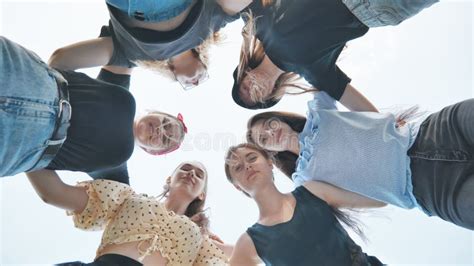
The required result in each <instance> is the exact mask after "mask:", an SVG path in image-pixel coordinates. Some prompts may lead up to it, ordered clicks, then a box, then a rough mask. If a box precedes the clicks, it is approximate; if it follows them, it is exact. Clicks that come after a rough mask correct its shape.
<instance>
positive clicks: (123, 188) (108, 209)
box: [68, 180, 134, 231]
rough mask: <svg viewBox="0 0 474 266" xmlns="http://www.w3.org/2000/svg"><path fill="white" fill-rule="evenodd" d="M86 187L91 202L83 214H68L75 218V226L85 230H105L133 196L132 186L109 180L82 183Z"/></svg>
mask: <svg viewBox="0 0 474 266" xmlns="http://www.w3.org/2000/svg"><path fill="white" fill-rule="evenodd" d="M77 186H80V187H85V188H86V189H87V195H88V196H89V200H88V201H87V205H86V207H85V208H84V210H83V211H82V212H81V213H74V212H68V215H72V216H73V221H74V225H75V226H76V227H77V228H80V229H83V230H89V231H94V230H103V229H104V227H105V226H106V225H107V222H108V221H109V220H110V219H112V218H113V217H114V216H115V214H116V213H117V211H118V210H119V208H120V207H121V205H122V204H123V203H124V202H125V201H126V200H127V199H129V198H130V197H131V196H132V195H133V194H134V192H133V190H132V189H131V188H130V186H128V185H125V184H122V183H119V182H115V181H109V180H94V181H87V182H80V183H79V184H78V185H77Z"/></svg>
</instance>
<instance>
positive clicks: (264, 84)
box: [232, 0, 438, 111]
mask: <svg viewBox="0 0 474 266" xmlns="http://www.w3.org/2000/svg"><path fill="white" fill-rule="evenodd" d="M437 1H438V0H396V1H394V0H281V1H275V0H255V1H250V0H247V1H239V3H241V5H240V6H238V7H236V8H235V9H234V10H235V12H240V13H242V14H244V19H245V20H246V22H247V25H246V26H245V27H244V29H243V30H242V35H243V37H244V41H243V43H242V49H241V53H240V62H239V65H238V67H237V68H236V70H235V71H234V74H233V76H234V85H233V88H232V97H233V99H234V101H235V102H236V103H237V104H239V105H240V106H242V107H244V108H249V109H261V108H269V107H271V106H273V105H275V104H276V103H277V102H278V101H279V100H280V99H281V98H282V97H283V96H284V95H285V94H286V93H288V94H302V93H306V92H314V91H315V89H313V88H309V87H306V86H302V85H301V83H299V80H298V79H299V77H300V76H301V77H303V78H305V79H306V81H308V82H309V83H310V84H311V85H312V87H314V88H316V90H320V91H326V92H327V93H328V94H329V95H331V96H332V97H333V98H335V99H336V100H339V101H340V102H341V103H342V104H343V105H344V106H346V107H347V108H348V109H349V110H352V111H377V109H376V108H375V107H374V106H373V105H372V104H371V103H370V102H369V100H368V99H366V98H365V97H364V96H363V95H362V94H361V93H359V92H358V90H356V89H355V88H354V87H353V86H352V85H351V83H350V82H351V79H350V78H349V77H348V76H347V75H346V74H345V73H344V72H343V71H342V70H341V69H339V67H338V66H337V64H336V62H337V59H338V57H339V54H340V53H341V51H342V50H343V49H344V47H345V46H346V43H347V42H348V41H351V40H353V39H356V38H359V37H361V36H363V35H364V34H365V33H367V31H368V30H369V28H372V27H380V26H387V25H397V24H399V23H401V22H402V21H404V20H406V19H408V18H410V17H411V16H413V15H415V14H417V13H418V12H420V11H421V10H423V9H424V8H427V7H429V6H431V5H432V4H433V3H435V2H437Z"/></svg>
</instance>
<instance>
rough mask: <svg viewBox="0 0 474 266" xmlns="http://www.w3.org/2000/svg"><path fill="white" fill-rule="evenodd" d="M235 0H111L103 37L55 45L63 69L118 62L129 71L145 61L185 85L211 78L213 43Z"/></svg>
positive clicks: (56, 62)
mask: <svg viewBox="0 0 474 266" xmlns="http://www.w3.org/2000/svg"><path fill="white" fill-rule="evenodd" d="M231 2H232V1H231V0H219V1H215V0H160V1H153V0H143V1H128V0H107V1H106V3H107V8H108V10H109V13H110V21H109V26H104V27H103V28H102V31H101V34H100V36H99V38H95V39H92V40H87V41H83V42H79V43H76V44H72V45H69V46H66V47H63V48H60V49H58V50H56V51H55V52H54V53H53V56H52V57H51V59H50V62H49V63H50V65H51V66H53V67H56V68H60V69H71V70H75V69H79V68H84V67H94V66H103V65H108V66H114V67H117V68H121V71H122V72H126V73H131V70H132V68H134V67H136V66H142V67H145V68H149V69H152V70H155V71H156V72H159V73H161V74H163V75H165V76H166V77H169V78H171V79H173V80H176V81H178V82H179V83H180V84H181V85H182V86H183V88H184V89H190V88H192V87H194V86H197V85H199V84H200V83H202V82H204V81H205V80H206V79H207V78H208V74H207V67H208V64H209V62H208V57H209V47H210V45H211V44H215V43H217V42H218V41H219V39H220V38H219V34H218V31H219V30H220V29H221V28H222V27H224V26H225V25H226V24H227V23H229V22H232V21H234V20H235V19H237V18H238V16H231V15H229V14H227V13H226V12H225V11H224V10H226V7H227V6H228V5H229V4H230V3H231Z"/></svg>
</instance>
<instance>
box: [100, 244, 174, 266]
mask: <svg viewBox="0 0 474 266" xmlns="http://www.w3.org/2000/svg"><path fill="white" fill-rule="evenodd" d="M140 243H142V244H140ZM139 245H140V250H143V251H145V250H147V248H149V247H150V243H147V241H133V242H127V243H122V244H109V245H107V246H105V247H104V248H103V249H102V250H101V252H100V254H98V256H100V255H104V254H119V255H123V256H127V257H129V258H132V259H134V260H136V261H138V259H139V258H140V257H141V256H142V255H141V254H140V252H139V250H138V246H139ZM167 262H168V260H167V259H166V258H164V257H163V256H161V253H160V252H159V251H155V252H153V253H151V254H149V255H148V256H146V257H145V258H144V259H143V261H142V262H141V263H143V265H145V266H165V265H166V264H167Z"/></svg>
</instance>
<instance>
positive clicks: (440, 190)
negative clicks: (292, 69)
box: [247, 92, 474, 230]
mask: <svg viewBox="0 0 474 266" xmlns="http://www.w3.org/2000/svg"><path fill="white" fill-rule="evenodd" d="M308 109H309V111H308V117H307V118H305V117H303V116H300V115H297V114H293V113H284V112H266V113H261V114H258V115H256V116H254V117H252V118H251V119H250V120H249V123H248V127H247V128H248V132H247V133H248V134H247V139H248V141H249V142H252V143H255V144H257V145H258V146H260V147H263V148H264V149H266V150H268V151H271V152H273V153H275V159H276V160H275V164H276V166H277V167H279V168H280V169H281V170H282V172H283V173H285V174H286V175H287V176H288V177H291V178H292V180H293V182H294V183H295V185H296V186H299V185H302V184H303V183H304V182H306V181H308V180H318V181H323V182H327V183H329V184H332V185H334V186H337V187H340V188H342V189H344V190H347V191H351V192H354V193H357V194H359V195H363V196H365V197H367V198H368V199H374V200H377V201H381V202H385V203H388V204H392V205H395V206H398V207H401V208H406V209H411V208H414V207H417V208H420V209H421V210H423V211H424V212H425V213H426V214H428V215H430V216H431V215H433V216H438V217H440V218H441V219H444V220H446V221H449V222H451V223H454V224H456V225H458V226H461V227H464V228H467V229H470V230H474V197H472V195H473V193H474V123H473V122H474V99H469V100H465V101H462V102H460V103H457V104H454V105H451V106H448V107H445V108H444V109H442V110H441V111H439V112H436V113H433V114H431V115H430V116H428V117H427V118H425V119H418V120H416V121H415V120H412V121H407V120H409V119H407V116H403V115H402V116H400V117H395V116H394V115H393V114H390V113H376V112H340V111H338V110H337V109H336V106H335V100H334V99H333V98H331V97H330V96H329V95H328V94H326V93H325V92H318V93H316V96H315V98H314V100H312V101H310V102H309V103H308ZM410 112H412V113H413V110H410ZM410 112H407V113H406V114H409V113H410Z"/></svg>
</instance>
